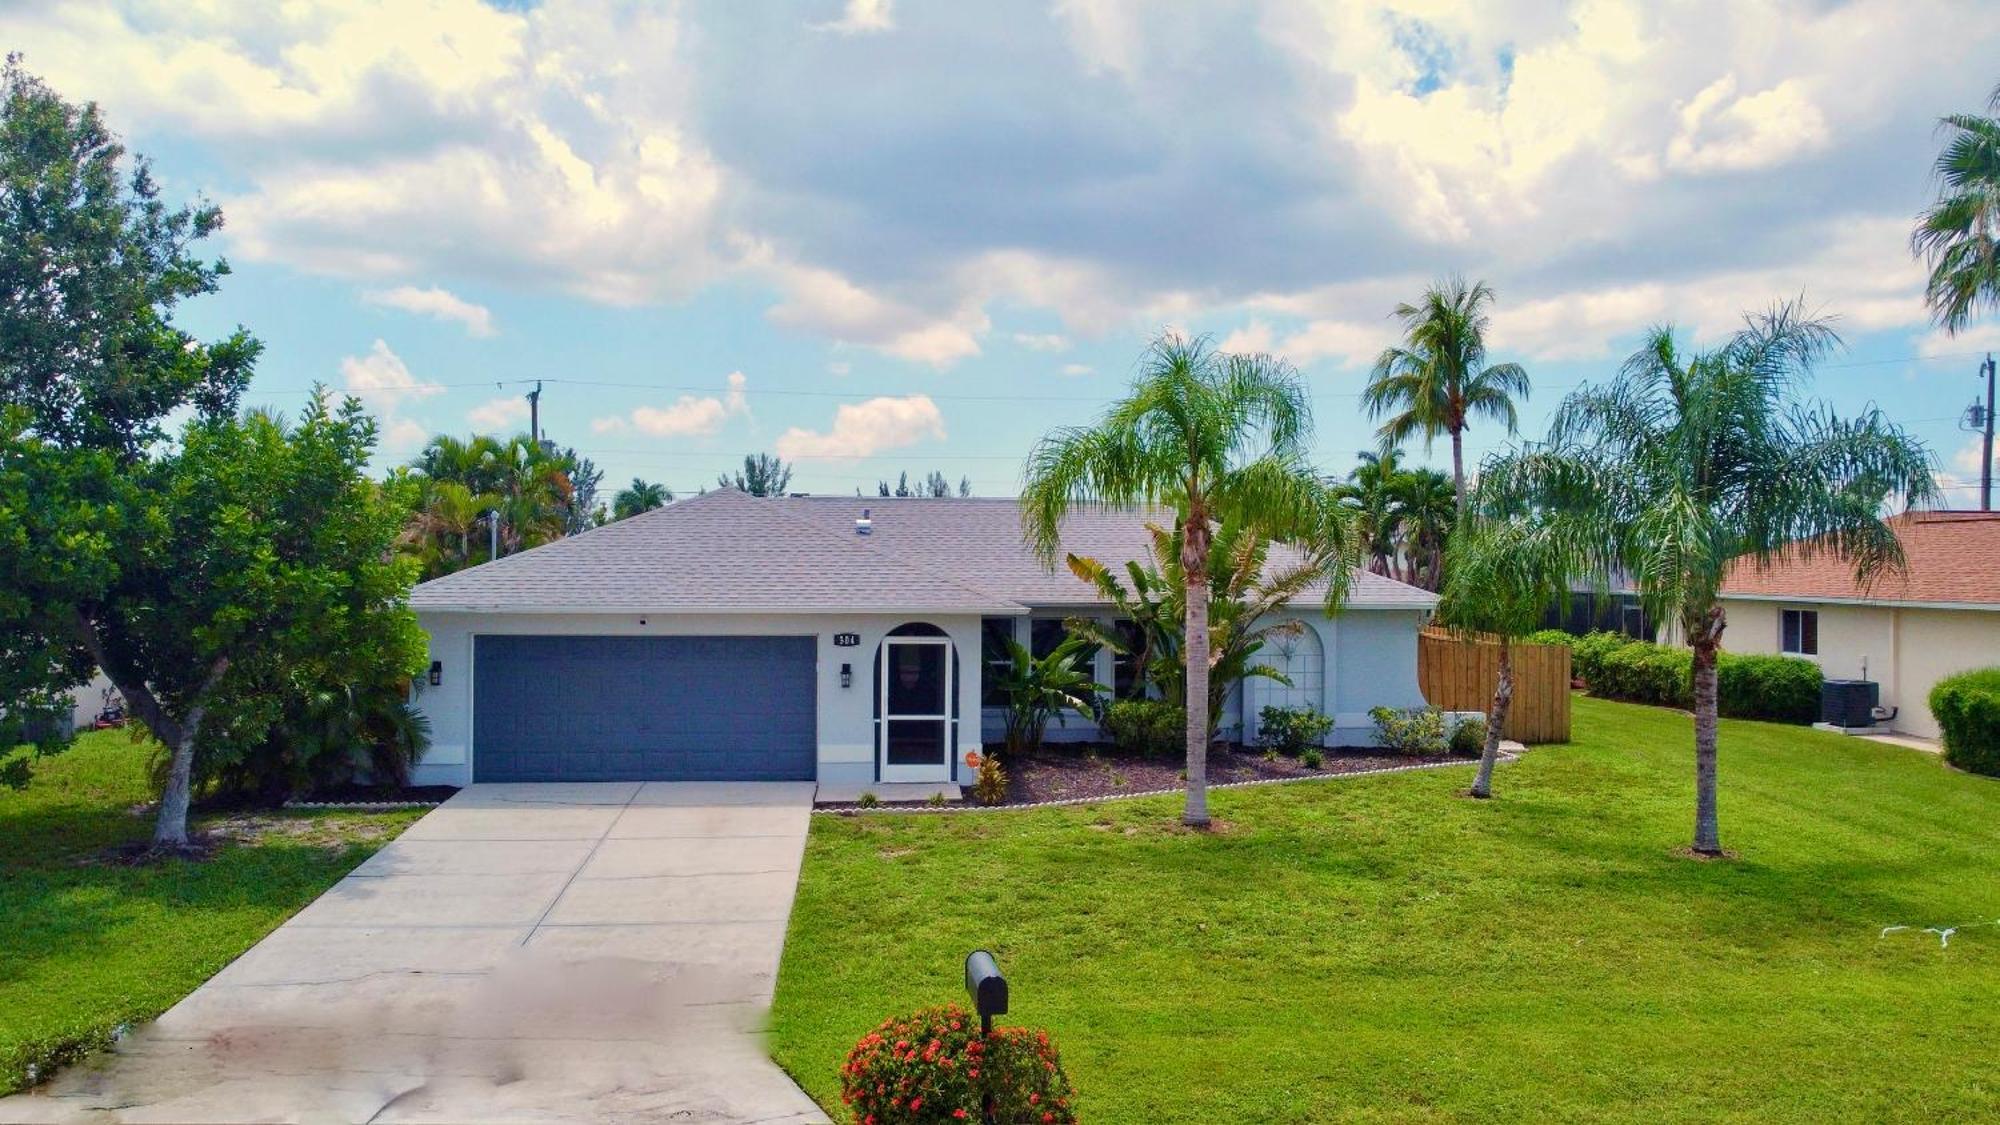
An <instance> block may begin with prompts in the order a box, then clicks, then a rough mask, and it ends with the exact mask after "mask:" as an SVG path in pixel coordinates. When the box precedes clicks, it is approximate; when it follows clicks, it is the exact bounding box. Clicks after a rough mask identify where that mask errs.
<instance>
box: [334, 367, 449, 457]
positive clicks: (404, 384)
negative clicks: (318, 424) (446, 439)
mask: <svg viewBox="0 0 2000 1125" xmlns="http://www.w3.org/2000/svg"><path fill="white" fill-rule="evenodd" d="M340 375H341V380H342V382H343V383H344V384H345V385H346V389H347V393H348V394H351V395H353V396H354V397H355V398H358V399H360V400H361V402H362V404H363V405H364V406H366V407H367V408H368V410H369V412H370V413H372V414H374V415H375V418H376V420H377V421H378V422H380V423H381V426H382V448H383V450H384V451H385V452H399V451H404V450H407V449H409V448H411V447H414V446H416V445H419V444H421V443H422V442H423V440H424V438H425V436H426V433H425V430H424V427H423V425H422V424H421V423H419V422H417V421H415V420H413V419H410V418H406V417H404V416H403V413H402V411H403V407H404V406H405V405H406V404H410V403H416V402H421V401H423V400H424V399H427V398H430V397H432V396H434V395H440V394H443V393H444V388H443V387H442V386H439V385H438V384H436V383H432V382H427V381H425V380H421V379H418V378H417V377H416V376H414V375H412V374H410V369H409V367H408V365H406V364H405V363H404V362H403V359H402V357H401V356H399V355H397V354H396V353H395V352H394V351H392V350H390V348H389V345H388V343H387V342H386V341H383V340H379V339H378V340H376V341H375V343H374V345H373V346H371V347H370V348H369V349H368V354H367V355H365V356H352V355H351V356H347V357H345V358H343V359H342V360H341V361H340Z"/></svg>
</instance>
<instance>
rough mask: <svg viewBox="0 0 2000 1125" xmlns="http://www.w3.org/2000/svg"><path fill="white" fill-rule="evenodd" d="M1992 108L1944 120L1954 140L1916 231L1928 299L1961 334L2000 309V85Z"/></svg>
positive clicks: (1913, 237)
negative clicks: (1927, 274)
mask: <svg viewBox="0 0 2000 1125" xmlns="http://www.w3.org/2000/svg"><path fill="white" fill-rule="evenodd" d="M1986 110H1987V113H1988V114H1989V116H1984V117H1982V116H1980V115H1978V114H1974V113H1954V114H1952V115H1950V116H1948V117H1945V118H1942V119H1941V120H1940V121H1939V128H1940V129H1941V130H1942V131H1943V132H1944V134H1945V138H1946V139H1945V145H1944V151H1943V152H1940V153H1939V154H1938V158H1937V163H1936V164H1935V165H1934V167H1933V171H1934V173H1935V175H1936V177H1937V183H1938V198H1937V202H1936V203H1934V204H1932V205H1931V206H1930V207H1928V208H1926V209H1925V210H1924V212H1923V213H1922V214H1921V215H1918V216H1917V226H1916V229H1915V230H1914V231H1912V232H1911V234H1910V247H1911V249H1912V250H1914V251H1915V252H1916V254H1917V255H1918V256H1919V257H1921V258H1922V259H1923V260H1924V262H1925V264H1926V265H1927V266H1928V267H1929V269H1930V277H1929V280H1928V281H1927V283H1926V284H1925V286H1924V301H1925V303H1927V304H1928V305H1929V306H1930V309H1931V315H1932V316H1934V317H1936V319H1937V322H1938V323H1939V324H1941V325H1943V326H1944V329H1945V331H1947V332H1950V333H1953V334H1956V333H1957V332H1958V330H1959V329H1961V328H1964V327H1965V325H1966V323H1967V322H1968V321H1970V320H1971V319H1972V317H1973V316H1974V315H1975V314H1976V313H1978V312H1979V310H1980V309H1981V308H1986V309H1993V308H1996V307H2000V86H1996V87H1994V89H1993V94H1992V97H1991V98H1989V99H1988V101H1987V103H1986Z"/></svg>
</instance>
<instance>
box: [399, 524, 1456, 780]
mask: <svg viewBox="0 0 2000 1125" xmlns="http://www.w3.org/2000/svg"><path fill="white" fill-rule="evenodd" d="M1149 518H1151V519H1158V518H1159V517H1158V516H1157V515H1152V516H1149V515H1148V514H1147V513H1143V512H1135V511H1100V510H1095V509H1092V510H1084V511H1079V512H1078V513H1076V514H1075V515H1074V516H1073V517H1072V518H1071V519H1069V520H1068V521H1067V522H1066V523H1065V524H1064V527H1063V545H1064V548H1065V549H1066V550H1068V551H1073V552H1076V553H1077V554H1081V555H1088V556H1091V557H1094V558H1097V559H1099V560H1100V561H1103V562H1105V563H1107V564H1110V565H1113V566H1119V567H1121V568H1122V565H1123V563H1124V562H1125V560H1127V559H1139V558H1144V557H1145V552H1146V549H1147V544H1148V536H1147V531H1146V524H1147V522H1148V520H1149ZM1307 597H1308V598H1309V599H1311V600H1310V601H1309V602H1307V603H1305V604H1298V605H1296V606H1294V607H1291V608H1288V609H1287V610H1285V611H1284V612H1286V613H1287V614H1291V615H1296V616H1297V617H1299V618H1300V619H1302V620H1304V621H1305V622H1306V628H1305V629H1304V630H1302V631H1301V632H1300V634H1299V635H1298V636H1297V637H1295V638H1286V639H1285V640H1284V641H1283V643H1282V649H1283V650H1282V651H1279V650H1278V648H1277V647H1276V646H1274V647H1273V649H1270V650H1267V651H1266V652H1265V653H1264V654H1261V655H1262V657H1263V659H1264V662H1266V663H1271V664H1273V665H1275V666H1277V667H1280V668H1281V669H1283V670H1284V671H1285V672H1286V673H1287V674H1288V676H1289V678H1290V679H1291V681H1292V683H1291V686H1289V687H1286V686H1284V685H1280V684H1277V683H1274V682H1270V681H1252V682H1251V683H1250V684H1249V685H1248V686H1247V687H1246V688H1245V689H1244V690H1243V691H1239V692H1238V693H1236V694H1235V695H1234V696H1232V698H1231V699H1230V701H1229V704H1228V706H1227V708H1226V712H1225V716H1224V720H1223V722H1224V726H1225V735H1230V734H1234V735H1239V736H1250V735H1254V733H1255V731H1254V727H1255V716H1256V714H1257V711H1258V710H1259V709H1260V708H1261V707H1262V706H1264V705H1266V704H1270V703H1277V704H1284V705H1291V706H1304V705H1309V706H1312V707H1315V708H1317V709H1319V710H1320V711H1322V712H1324V713H1326V714H1330V715H1333V716H1334V717H1335V719H1336V720H1337V723H1338V727H1337V729H1336V731H1335V735H1334V737H1333V738H1331V739H1329V742H1330V743H1332V744H1335V745H1340V744H1353V745H1365V744H1367V743H1368V742H1370V741H1371V740H1372V735H1373V726H1372V724H1371V723H1370V721H1369V719H1368V716H1367V711H1368V709H1369V708H1371V707H1374V706H1377V705H1388V706H1395V707H1415V706H1421V705H1422V704H1423V697H1422V695H1421V693H1420V692H1419V690H1418V688H1417V674H1416V648H1417V631H1418V628H1419V626H1420V625H1421V624H1422V623H1423V621H1424V619H1425V618H1426V617H1427V616H1428V615H1429V614H1430V612H1431V611H1432V609H1433V607H1434V606H1435V603H1436V597H1435V596H1434V595H1432V594H1430V593H1427V592H1426V591H1423V590H1420V589H1418V588H1416V587H1413V586H1408V585H1404V584H1403V583H1400V582H1395V581H1392V580H1390V579H1387V578H1383V577H1380V576H1377V575H1372V574H1359V575H1356V577H1355V580H1354V583H1353V586H1352V589H1351V592H1350V593H1349V595H1348V598H1347V600H1346V602H1345V605H1344V609H1343V611H1342V612H1341V613H1339V614H1338V615H1336V616H1335V617H1333V618H1328V617H1327V616H1326V615H1325V613H1324V611H1323V606H1322V604H1321V598H1320V597H1316V596H1313V595H1307ZM411 604H412V606H413V607H414V608H415V610H416V612H417V615H418V618H419V620H420V621H421V622H422V624H423V627H424V629H425V630H426V632H428V633H429V635H430V657H431V665H430V671H429V675H428V676H427V677H425V681H426V682H424V683H422V684H421V685H420V687H419V691H418V694H417V697H416V698H417V703H418V705H419V706H420V707H421V708H422V710H423V711H424V713H425V714H426V715H427V716H428V717H429V719H430V723H431V738H432V745H431V749H430V751H429V753H427V754H426V755H425V757H424V759H423V761H422V762H421V763H419V765H418V767H417V771H416V780H417V781H418V782H419V783H422V784H465V783H467V782H471V781H507V780H515V781H557V780H634V779H644V780H709V779H728V780H757V779H774V780H775V779H804V780H817V781H820V782H822V783H827V784H857V783H869V782H877V781H883V782H889V781H911V782H949V781H959V782H962V783H963V782H969V780H970V773H969V770H968V769H967V767H966V766H965V764H964V761H965V755H966V752H967V751H971V750H977V749H979V748H980V747H981V746H983V745H984V744H985V743H986V742H987V741H988V740H989V739H990V740H996V741H997V738H998V734H999V728H1000V722H999V720H1000V716H1001V712H999V711H998V710H997V709H995V708H993V707H991V706H988V704H990V703H991V702H993V701H992V700H990V699H988V698H986V696H985V692H984V684H983V682H982V680H983V677H982V674H981V673H982V671H983V669H984V668H985V666H986V662H987V661H988V660H991V659H994V658H995V657H996V656H997V653H996V640H997V638H999V637H1001V636H1012V637H1014V638H1016V639H1017V640H1019V641H1020V642H1021V643H1022V644H1024V645H1027V646H1029V647H1031V648H1033V649H1035V650H1037V651H1046V650H1047V649H1048V648H1049V647H1051V646H1053V645H1054V644H1055V643H1057V642H1058V641H1059V640H1060V638H1061V635H1062V624H1061V623H1062V621H1063V619H1064V618H1066V617H1070V616H1074V615H1079V614H1101V615H1103V616H1105V617H1106V618H1107V619H1108V618H1109V617H1111V616H1112V615H1111V614H1110V612H1109V607H1108V606H1107V605H1106V604H1105V603H1102V602H1100V601H1098V600H1097V597H1096V591H1095V590H1094V589H1093V588H1092V587H1091V586H1089V585H1088V584H1087V583H1085V582H1083V581H1081V580H1080V579H1078V578H1076V577H1075V576H1074V575H1072V574H1070V573H1069V571H1068V570H1067V569H1062V568H1059V569H1058V570H1057V571H1056V572H1054V573H1051V572H1050V571H1049V570H1048V569H1046V568H1045V567H1044V566H1043V565H1042V564H1041V562H1040V561H1039V560H1038V559H1037V558H1035V556H1034V554H1033V553H1032V552H1031V551H1030V550H1029V549H1028V548H1027V546H1026V545H1025V544H1024V542H1023V539H1022V534H1021V523H1020V509H1019V507H1018V505H1017V504H1016V503H1015V501H1013V500H1011V499H992V500H988V499H955V500H933V499H874V498H870V499H865V500H864V499H859V498H845V497H821V496H793V497H782V498H771V499H760V498H756V497H751V496H748V495H745V494H744V493H741V492H737V491H735V490H730V489H725V490H722V491H718V492H711V493H707V494H705V495H702V496H698V497H694V498H691V499H687V500H683V501H681V502H679V503H675V504H670V505H668V506H667V507H665V508H660V509H657V510H654V511H651V512H648V513H645V514H644V515H640V516H635V517H633V518H630V519H626V520H621V521H619V522H617V523H613V524H609V525H606V526H604V527H601V528H598V529H595V530H592V531H589V532H586V533H584V534H582V535H577V536H572V537H570V538H566V539H561V540H558V541H556V542H554V543H550V544H548V545H546V546H543V547H538V548H535V549H533V550H529V551H523V552H521V553H520V554H517V555H510V556H507V557H504V558H501V559H499V560H497V561H494V562H490V563H486V564H484V565H482V566H476V567H472V568H470V569H467V570H463V571H459V572H458V573H455V574H450V575H446V576H445V577H442V578H438V579H435V580H433V581H430V582H426V583H423V584H422V585H420V586H418V587H417V588H416V590H415V592H414V593H413V594H412V596H411ZM1096 659H1097V661H1098V666H1097V668H1096V672H1097V678H1098V680H1099V681H1100V682H1102V683H1104V684H1107V685H1110V684H1120V685H1128V686H1129V684H1130V683H1131V676H1130V673H1129V670H1127V669H1123V668H1121V667H1119V663H1120V662H1119V661H1117V660H1115V659H1114V656H1113V654H1112V653H1110V652H1109V651H1101V652H1099V653H1098V655H1097V657H1096ZM1050 733H1051V737H1052V738H1087V737H1092V736H1093V735H1094V734H1095V731H1094V730H1092V729H1090V728H1089V726H1088V724H1079V723H1078V721H1077V719H1076V718H1075V717H1074V716H1072V717H1071V718H1070V719H1069V721H1068V723H1067V725H1065V726H1061V727H1052V728H1051V732H1050Z"/></svg>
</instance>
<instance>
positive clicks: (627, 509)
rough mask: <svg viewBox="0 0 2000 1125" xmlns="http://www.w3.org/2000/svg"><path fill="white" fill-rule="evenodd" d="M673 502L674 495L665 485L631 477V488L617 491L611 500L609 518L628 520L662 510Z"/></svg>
mask: <svg viewBox="0 0 2000 1125" xmlns="http://www.w3.org/2000/svg"><path fill="white" fill-rule="evenodd" d="M673 502H674V494H673V493H672V492H671V491H669V490H668V488H667V486H666V485H664V484H659V483H656V482H654V481H648V480H642V479H641V478H639V477H633V478H632V487H630V488H621V489H619V490H618V495H616V496H614V497H612V498H611V518H612V519H618V520H622V519H629V518H630V517H632V516H636V515H638V514H639V513H640V512H650V511H652V510H653V509H654V508H664V507H666V506H667V505H668V504H671V503H673Z"/></svg>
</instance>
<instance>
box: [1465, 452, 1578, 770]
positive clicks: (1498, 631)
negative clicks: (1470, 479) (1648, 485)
mask: <svg viewBox="0 0 2000 1125" xmlns="http://www.w3.org/2000/svg"><path fill="white" fill-rule="evenodd" d="M1603 546H1604V539H1603V537H1602V536H1601V534H1600V533H1599V529H1598V528H1597V527H1596V526H1594V525H1593V523H1592V522H1591V521H1590V520H1588V519H1579V518H1577V517H1576V516H1575V515H1573V514H1565V513H1562V512H1557V511H1547V512H1535V511H1525V510H1522V509H1521V508H1520V507H1518V506H1516V505H1512V504H1509V503H1508V502H1507V498H1506V497H1505V496H1503V495H1495V494H1494V490H1493V489H1491V488H1479V489H1475V490H1474V493H1473V507H1472V514H1471V516H1470V517H1469V518H1468V519H1467V520H1466V521H1465V522H1464V523H1463V524H1461V525H1459V527H1458V528H1457V530H1456V532H1455V533H1454V534H1453V536H1452V539H1451V546H1450V548H1449V550H1448V555H1449V559H1450V562H1449V566H1448V568H1447V569H1448V571H1449V573H1450V575H1451V578H1450V580H1449V581H1448V582H1446V583H1445V588H1444V597H1443V598H1442V600H1440V601H1439V603H1438V617H1439V619H1440V620H1442V621H1444V622H1445V623H1446V624H1449V625H1451V626H1453V627H1454V628H1457V629H1460V630H1467V631H1472V632H1475V633H1487V634H1492V635H1493V636H1495V637H1496V638H1497V639H1498V641H1499V646H1500V660H1499V665H1500V668H1499V676H1498V677H1497V679H1496V682H1495V684H1494V688H1493V701H1492V703H1491V704H1490V705H1489V706H1488V707H1487V709H1486V743H1485V745H1484V747H1482V749H1481V753H1480V756H1479V773H1478V775H1477V776H1476V777H1475V778H1474V779H1473V782H1472V790H1471V794H1472V796H1474V797H1479V798H1482V799H1483V798H1486V797H1491V796H1492V795H1493V766H1494V763H1495V762H1497V761H1498V760H1499V758H1500V737H1501V732H1502V730H1503V729H1504V728H1505V727H1506V725H1507V712H1508V709H1509V708H1510V707H1511V706H1512V705H1513V702H1514V641H1515V640H1516V639H1517V638H1520V637H1525V636H1527V635H1528V634H1530V633H1533V632H1534V631H1536V629H1538V628H1539V627H1540V626H1541V623H1542V614H1543V613H1544V612H1545V611H1546V610H1547V608H1548V607H1549V606H1551V605H1556V604H1560V603H1561V602H1563V601H1565V600H1566V599H1567V598H1568V597H1569V591H1570V583H1571V582H1572V581H1573V580H1574V579H1577V578H1583V577H1588V576H1592V575H1596V576H1600V577H1601V576H1603V575H1606V574H1608V573H1609V570H1608V560H1607V559H1606V557H1605V554H1604V551H1603Z"/></svg>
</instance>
